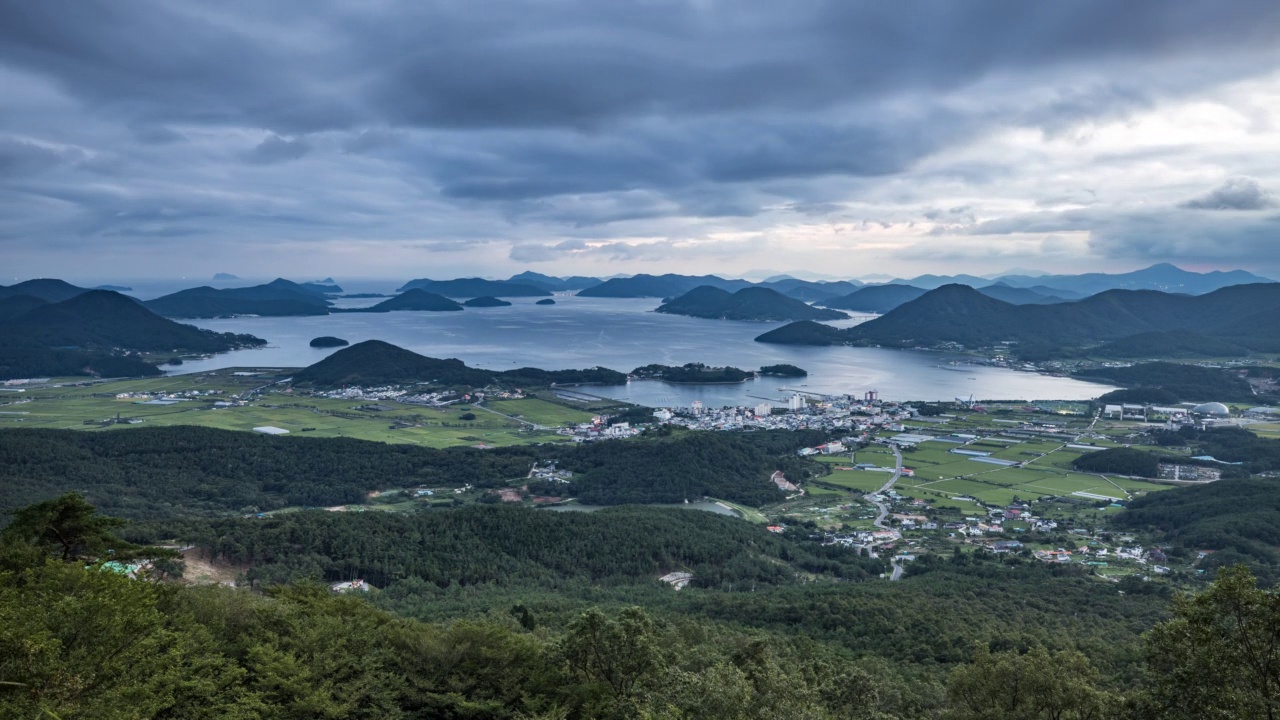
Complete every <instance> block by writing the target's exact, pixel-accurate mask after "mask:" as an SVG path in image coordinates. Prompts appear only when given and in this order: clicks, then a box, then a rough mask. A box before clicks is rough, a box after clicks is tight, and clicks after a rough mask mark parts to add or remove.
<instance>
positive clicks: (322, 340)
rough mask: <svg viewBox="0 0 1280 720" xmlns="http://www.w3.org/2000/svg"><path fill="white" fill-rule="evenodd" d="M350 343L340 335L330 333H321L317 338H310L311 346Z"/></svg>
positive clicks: (320, 346)
mask: <svg viewBox="0 0 1280 720" xmlns="http://www.w3.org/2000/svg"><path fill="white" fill-rule="evenodd" d="M350 344H351V343H349V342H347V341H346V340H343V339H342V338H340V337H333V336H332V335H321V336H320V337H318V338H312V339H311V347H313V348H333V347H346V346H348V345H350Z"/></svg>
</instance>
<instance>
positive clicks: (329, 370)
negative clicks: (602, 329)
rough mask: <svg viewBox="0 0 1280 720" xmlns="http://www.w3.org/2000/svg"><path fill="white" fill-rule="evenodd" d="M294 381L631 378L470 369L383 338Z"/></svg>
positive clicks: (525, 382)
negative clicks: (405, 347)
mask: <svg viewBox="0 0 1280 720" xmlns="http://www.w3.org/2000/svg"><path fill="white" fill-rule="evenodd" d="M293 380H294V382H295V383H301V384H308V385H314V386H316V387H336V386H340V385H364V386H369V385H390V384H399V383H429V384H436V385H456V386H467V387H485V386H487V385H491V384H494V383H498V384H502V385H508V386H513V387H535V386H546V385H550V384H552V383H590V384H600V385H621V384H623V383H625V382H626V381H627V376H626V375H624V374H622V373H620V372H616V371H614V370H609V369H608V368H588V369H586V370H540V369H538V368H518V369H515V370H482V369H479V368H471V367H467V365H466V364H465V363H463V362H462V361H461V360H457V359H453V358H450V359H447V360H440V359H437V358H430V357H426V356H424V355H419V354H417V353H415V352H413V351H411V350H405V349H404V348H402V347H397V346H395V345H392V344H390V343H386V342H383V341H381V340H366V341H365V342H361V343H356V344H355V345H352V346H351V347H348V348H344V349H342V350H339V351H338V352H336V353H334V354H332V355H330V356H329V357H327V358H325V359H323V360H321V361H319V362H317V363H316V364H314V365H311V366H310V367H307V368H304V369H303V370H302V371H301V372H298V373H295V374H294V376H293Z"/></svg>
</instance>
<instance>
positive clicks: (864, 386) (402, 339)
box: [172, 296, 1111, 407]
mask: <svg viewBox="0 0 1280 720" xmlns="http://www.w3.org/2000/svg"><path fill="white" fill-rule="evenodd" d="M534 300H535V299H534V298H517V299H513V300H512V302H513V304H512V305H511V306H510V307H500V308H467V309H466V310H464V311H462V312H393V313H352V314H335V315H325V316H319V317H287V318H230V319H216V320H195V321H186V322H192V323H193V324H195V325H198V326H200V327H204V328H209V329H210V330H218V331H221V332H237V333H250V334H253V335H256V336H258V337H261V338H263V339H265V340H267V341H268V343H269V345H268V347H265V348H261V349H255V350H240V351H236V352H231V353H224V354H221V355H216V356H214V357H212V358H208V359H205V360H194V361H188V362H187V363H186V364H184V365H182V366H181V367H178V368H172V370H173V371H175V372H181V373H191V372H199V371H202V370H209V369H214V368H225V367H241V366H261V367H304V366H306V365H310V364H312V363H314V362H316V361H318V360H320V359H322V358H324V357H325V356H327V355H329V354H330V353H332V352H335V350H332V349H317V348H312V347H310V346H309V345H308V343H309V342H310V341H311V339H312V338H314V337H317V336H320V335H336V336H338V337H341V338H345V339H346V340H349V341H351V342H352V343H353V344H354V343H357V342H361V341H363V340H374V339H376V340H384V341H386V342H389V343H392V344H394V345H399V346H400V347H404V348H407V349H409V350H413V351H414V352H417V353H421V354H423V355H429V356H431V357H438V358H450V357H453V358H458V359H460V360H462V361H464V362H466V363H467V364H468V365H471V366H474V367H482V368H489V369H494V370H503V369H511V368H515V367H538V368H544V369H547V370H559V369H565V368H581V367H591V366H595V365H603V366H604V367H608V368H613V369H615V370H620V371H622V372H629V371H630V370H632V369H634V368H636V367H639V366H641V365H647V364H649V363H660V364H664V365H681V364H684V363H688V362H702V363H706V364H708V365H733V366H736V367H740V368H743V369H749V370H754V369H757V368H759V367H761V366H763V365H773V364H777V363H790V364H793V365H798V366H800V367H802V368H804V369H806V370H808V371H809V376H808V377H807V378H798V379H795V378H759V379H756V380H753V381H748V382H746V383H741V384H734V385H671V384H668V383H661V382H650V381H637V382H632V383H630V384H628V385H625V386H615V387H607V386H600V387H594V388H591V389H590V392H591V393H593V394H598V395H604V396H608V397H614V398H618V399H622V400H628V401H631V402H635V403H639V404H643V405H650V406H687V405H689V403H690V402H692V401H693V400H695V399H697V400H702V401H703V402H704V403H705V404H707V405H708V406H712V407H718V406H722V405H754V404H757V403H758V402H760V399H761V398H768V399H772V400H781V399H782V398H784V397H785V395H786V394H788V391H787V390H784V389H783V388H800V387H802V386H803V387H802V389H804V390H807V391H811V392H820V393H830V394H839V393H857V394H861V393H863V392H865V391H867V390H878V391H880V395H881V397H883V398H885V399H900V400H908V399H911V400H951V399H954V398H956V397H966V398H967V397H969V396H970V395H973V396H974V397H975V398H978V399H988V400H1000V399H1009V400H1036V399H1039V400H1044V399H1064V400H1075V399H1084V398H1091V397H1096V396H1098V395H1100V394H1102V393H1104V392H1106V391H1108V390H1110V389H1111V388H1109V387H1108V386H1105V385H1099V384H1096V383H1086V382H1080V381H1077V380H1071V379H1068V378H1059V377H1049V376H1046V375H1038V374H1035V373H1028V372H1017V371H1013V370H1004V369H1000V368H991V367H981V366H970V365H961V366H955V365H951V364H949V363H950V362H951V361H960V362H963V361H964V358H963V357H961V356H953V355H944V354H941V353H933V352H918V351H903V350H885V349H879V348H854V347H805V346H795V345H769V344H765V343H758V342H755V341H754V338H755V337H756V336H757V335H760V334H761V333H763V332H765V331H767V330H770V329H772V328H774V327H778V326H779V325H782V324H783V323H754V322H736V321H729V320H702V319H698V318H689V317H683V316H679V315H665V314H658V313H655V312H652V311H653V309H654V308H656V307H657V306H658V305H659V301H658V300H656V299H651V298H646V299H606V298H579V297H572V296H557V297H556V298H555V300H556V304H555V305H552V306H546V305H535V304H534ZM339 302H340V303H341V304H342V305H345V306H347V307H357V306H361V305H368V304H372V303H375V302H377V300H343V301H339ZM859 321H860V320H848V321H843V322H842V323H838V324H841V325H846V326H847V325H852V324H856V323H857V322H859Z"/></svg>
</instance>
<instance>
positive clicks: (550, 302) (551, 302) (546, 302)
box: [534, 298, 556, 305]
mask: <svg viewBox="0 0 1280 720" xmlns="http://www.w3.org/2000/svg"><path fill="white" fill-rule="evenodd" d="M555 304H556V301H555V300H552V299H551V298H542V299H541V300H539V301H538V302H536V303H534V305H555Z"/></svg>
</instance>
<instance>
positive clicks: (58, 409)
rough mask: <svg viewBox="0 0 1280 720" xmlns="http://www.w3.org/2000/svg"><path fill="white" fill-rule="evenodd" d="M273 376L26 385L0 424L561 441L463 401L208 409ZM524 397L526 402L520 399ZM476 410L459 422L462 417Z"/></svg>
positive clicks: (541, 406) (313, 400)
mask: <svg viewBox="0 0 1280 720" xmlns="http://www.w3.org/2000/svg"><path fill="white" fill-rule="evenodd" d="M273 379H274V378H273V377H236V376H233V375H231V374H230V373H219V374H207V375H179V376H173V377H164V378H148V379H143V380H127V381H120V382H109V383H93V384H86V385H78V386H73V387H49V388H40V389H32V390H29V391H27V392H25V393H20V394H19V393H14V394H11V395H6V396H5V397H4V398H0V400H5V401H7V402H9V403H11V404H8V405H4V406H0V413H5V414H0V427H41V428H61V429H77V430H87V431H98V432H101V431H107V430H110V431H127V429H128V428H131V427H146V426H157V425H162V426H167V425H197V426H201V427H213V428H220V429H225V430H242V431H251V430H252V429H253V428H255V427H261V426H264V425H270V426H274V427H279V428H283V429H285V430H288V431H289V432H290V433H306V434H307V435H309V436H315V437H350V438H357V439H361V440H375V441H379V442H391V443H412V444H418V445H427V446H430V447H448V446H452V445H477V444H485V445H493V446H499V445H514V444H523V443H530V442H556V441H564V440H565V438H563V437H561V436H559V435H556V434H555V433H552V432H541V431H540V432H530V431H528V430H526V429H525V427H526V426H524V425H522V424H521V423H519V422H517V421H514V420H511V419H509V418H505V417H502V416H500V415H496V414H494V413H489V412H484V411H483V410H478V409H475V408H471V407H469V406H456V405H455V406H450V407H447V408H441V409H437V408H430V407H425V406H416V405H401V404H399V403H396V402H392V401H378V402H375V401H362V400H350V399H329V398H319V397H309V396H305V395H297V396H295V395H293V394H291V393H285V392H268V393H266V394H263V395H261V396H259V397H258V398H256V399H255V400H254V401H253V402H252V403H251V404H249V405H247V406H243V407H221V408H218V407H214V405H213V403H214V402H215V401H216V400H224V399H228V396H230V395H232V394H236V393H242V392H243V391H245V390H249V389H253V388H258V387H261V386H263V385H265V384H268V383H270V382H272V380H273ZM191 390H199V391H200V392H201V393H206V392H207V391H209V390H223V391H224V395H213V396H209V395H203V396H202V397H200V398H198V399H190V400H179V401H177V402H174V403H173V404H164V405H155V404H140V403H141V402H142V400H141V399H140V398H117V397H116V396H117V395H118V394H123V393H149V394H159V393H180V392H183V391H191ZM518 402H524V401H518ZM521 409H522V410H524V411H526V412H533V413H536V414H540V416H541V417H544V418H546V417H551V416H553V415H556V416H567V415H561V413H566V414H567V413H574V417H581V416H582V415H586V416H587V417H588V418H589V417H590V416H589V415H588V414H586V413H576V411H573V410H570V409H568V408H562V407H560V406H558V405H555V404H554V403H548V402H545V401H542V400H529V401H528V402H527V403H526V404H525V405H523V406H521ZM468 413H469V414H471V415H474V417H473V418H469V419H464V418H463V416H464V414H468ZM117 415H119V417H120V418H122V419H133V420H140V421H141V423H138V424H109V425H105V426H104V424H103V423H104V421H107V420H111V419H114V418H116V416H117Z"/></svg>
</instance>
